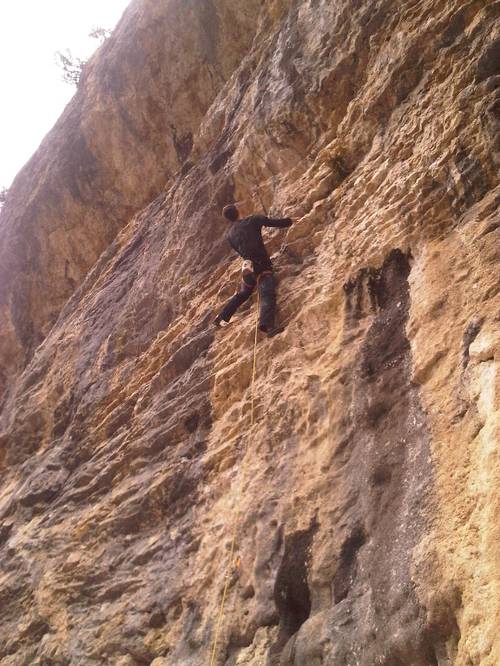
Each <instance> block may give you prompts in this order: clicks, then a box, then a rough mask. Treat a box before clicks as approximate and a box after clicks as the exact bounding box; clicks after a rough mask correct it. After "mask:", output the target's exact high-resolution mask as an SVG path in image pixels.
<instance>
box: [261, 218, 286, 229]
mask: <svg viewBox="0 0 500 666" xmlns="http://www.w3.org/2000/svg"><path fill="white" fill-rule="evenodd" d="M263 220H265V221H263V222H262V224H263V226H264V227H281V228H285V227H291V226H292V222H293V220H292V218H291V217H278V218H272V217H265V218H263Z"/></svg>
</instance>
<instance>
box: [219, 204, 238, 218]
mask: <svg viewBox="0 0 500 666" xmlns="http://www.w3.org/2000/svg"><path fill="white" fill-rule="evenodd" d="M222 214H223V215H224V217H225V218H226V220H229V221H230V222H236V220H237V219H238V218H239V216H240V214H239V212H238V209H237V208H236V206H235V205H234V204H229V206H224V208H223V209H222Z"/></svg>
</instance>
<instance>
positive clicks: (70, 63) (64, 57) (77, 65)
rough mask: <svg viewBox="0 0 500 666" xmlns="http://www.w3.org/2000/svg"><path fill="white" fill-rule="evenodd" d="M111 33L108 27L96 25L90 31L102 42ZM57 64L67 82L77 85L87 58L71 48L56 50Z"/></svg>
mask: <svg viewBox="0 0 500 666" xmlns="http://www.w3.org/2000/svg"><path fill="white" fill-rule="evenodd" d="M110 34H111V30H108V29H107V28H101V27H99V26H95V27H93V28H92V30H91V31H90V32H89V37H91V38H92V39H98V40H99V42H100V44H102V43H103V42H104V41H105V40H106V39H107V38H108V37H109V36H110ZM56 64H57V65H58V66H59V67H60V68H61V70H62V78H63V81H64V82H65V83H69V84H70V85H72V86H77V87H78V84H79V83H80V78H81V76H82V72H83V69H84V67H85V65H86V64H87V61H86V60H82V59H81V58H77V57H76V56H74V55H73V54H72V53H71V51H70V50H69V49H66V50H65V51H64V52H63V51H56Z"/></svg>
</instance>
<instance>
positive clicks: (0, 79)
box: [0, 0, 130, 189]
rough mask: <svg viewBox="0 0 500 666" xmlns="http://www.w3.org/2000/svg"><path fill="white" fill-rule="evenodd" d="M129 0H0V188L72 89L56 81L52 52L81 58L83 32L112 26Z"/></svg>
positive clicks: (87, 43) (88, 47)
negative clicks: (69, 52)
mask: <svg viewBox="0 0 500 666" xmlns="http://www.w3.org/2000/svg"><path fill="white" fill-rule="evenodd" d="M129 2H130V0H0V95H1V99H0V189H1V188H2V187H9V185H10V184H11V182H12V180H13V178H14V176H15V175H16V174H17V172H18V171H19V170H20V169H21V167H22V166H23V165H24V164H25V163H26V162H27V161H28V159H29V158H30V157H31V155H32V154H33V153H34V152H35V150H36V149H37V148H38V146H39V144H40V142H41V141H42V139H43V137H44V136H45V134H47V132H48V131H49V130H50V129H51V127H52V126H53V125H54V123H55V122H56V120H57V118H58V117H59V116H60V115H61V113H62V111H63V109H64V107H65V106H66V104H67V103H68V102H69V100H70V99H71V97H72V96H73V94H74V92H75V90H76V88H75V87H74V86H71V85H69V84H67V83H64V82H63V81H62V79H61V70H60V69H59V67H58V66H57V65H56V64H55V52H56V51H63V52H64V51H65V50H66V49H68V48H69V49H70V50H71V53H72V54H73V55H74V56H78V57H79V58H82V59H86V58H88V56H89V55H90V54H91V53H92V52H93V51H94V50H95V49H96V48H97V47H98V46H99V42H98V41H97V40H95V39H90V38H89V37H88V33H89V32H90V31H91V29H92V28H93V27H94V26H99V27H102V28H108V29H112V28H114V27H115V25H116V23H117V22H118V20H119V19H120V17H121V15H122V13H123V11H124V10H125V8H126V7H127V5H128V4H129Z"/></svg>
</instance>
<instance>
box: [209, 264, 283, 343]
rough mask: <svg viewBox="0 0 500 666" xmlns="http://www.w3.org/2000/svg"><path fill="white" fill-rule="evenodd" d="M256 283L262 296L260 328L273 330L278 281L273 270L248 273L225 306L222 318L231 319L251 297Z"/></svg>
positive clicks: (221, 314)
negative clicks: (276, 281)
mask: <svg viewBox="0 0 500 666" xmlns="http://www.w3.org/2000/svg"><path fill="white" fill-rule="evenodd" d="M256 285H258V288H259V296H260V313H259V328H260V330H261V331H269V330H271V329H272V328H273V327H274V315H275V311H276V283H275V280H274V275H273V273H272V271H265V272H263V273H259V274H257V275H255V273H251V274H249V275H246V276H245V279H244V280H242V281H241V284H240V288H239V291H237V292H236V294H235V295H234V296H233V297H232V298H230V299H229V301H228V302H227V303H226V305H225V306H224V307H223V309H222V311H221V313H220V316H221V317H222V319H224V320H225V321H229V320H230V319H231V317H232V316H233V314H234V313H235V312H236V310H237V309H238V308H239V307H240V305H242V304H243V303H244V302H245V301H246V300H248V299H249V298H250V296H251V295H252V292H253V290H254V289H255V286H256Z"/></svg>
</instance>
